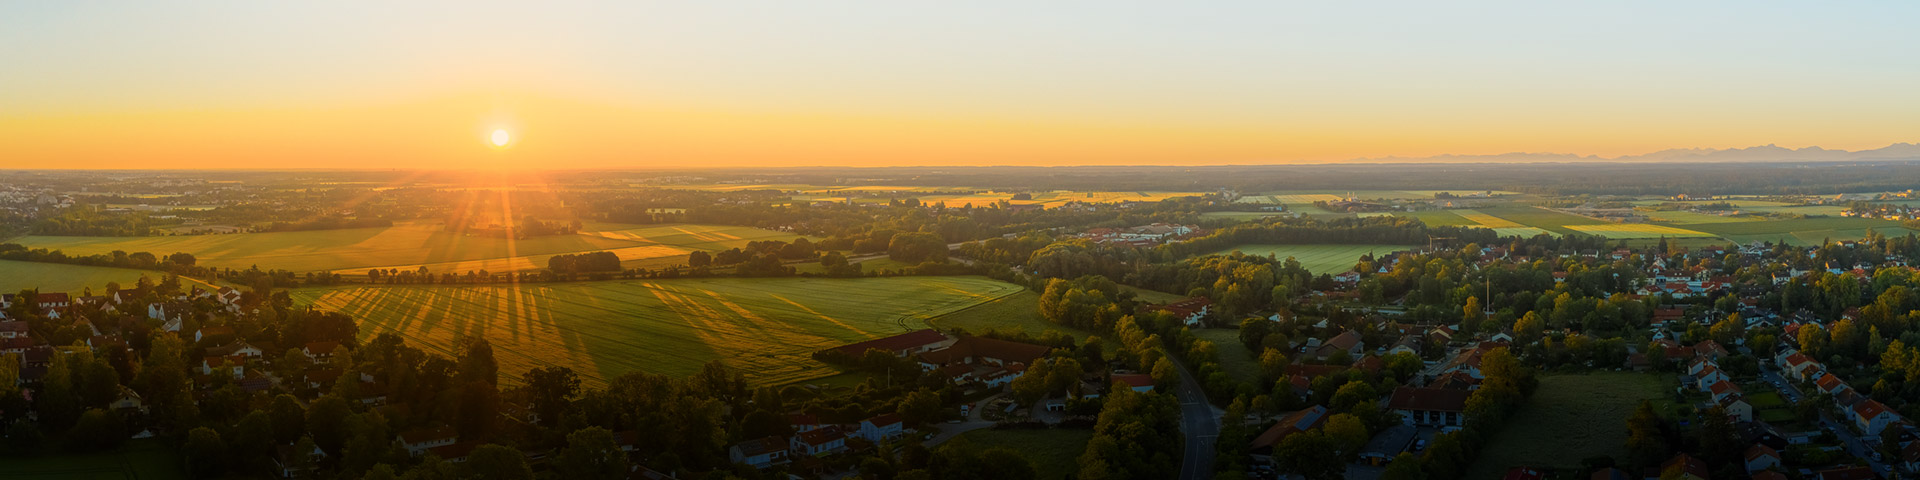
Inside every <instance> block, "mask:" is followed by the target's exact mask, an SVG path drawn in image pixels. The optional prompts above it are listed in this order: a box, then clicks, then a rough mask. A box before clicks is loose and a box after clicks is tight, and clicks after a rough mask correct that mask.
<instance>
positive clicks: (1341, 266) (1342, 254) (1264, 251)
mask: <svg viewBox="0 0 1920 480" xmlns="http://www.w3.org/2000/svg"><path fill="white" fill-rule="evenodd" d="M1408 248H1412V247H1408V246H1405V245H1240V246H1237V247H1233V248H1229V249H1226V250H1221V251H1218V252H1213V254H1214V255H1219V254H1225V253H1227V252H1234V251H1238V252H1241V253H1245V254H1248V255H1258V256H1262V257H1264V256H1268V255H1272V256H1273V257H1274V258H1281V259H1284V258H1287V257H1293V259H1294V260H1299V261H1300V266H1302V267H1306V269H1307V271H1309V272H1313V274H1314V275H1319V274H1322V273H1325V274H1338V273H1340V272H1345V271H1348V270H1352V269H1353V265H1354V263H1356V262H1359V261H1360V256H1361V255H1366V254H1367V253H1369V252H1371V253H1373V254H1375V255H1385V254H1387V253H1392V252H1396V251H1400V250H1406V249H1408Z"/></svg>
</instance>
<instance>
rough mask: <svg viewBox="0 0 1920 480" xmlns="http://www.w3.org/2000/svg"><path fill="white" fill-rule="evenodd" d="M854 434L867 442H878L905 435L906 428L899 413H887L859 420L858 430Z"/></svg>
mask: <svg viewBox="0 0 1920 480" xmlns="http://www.w3.org/2000/svg"><path fill="white" fill-rule="evenodd" d="M855 435H857V436H859V437H860V438H863V439H866V440H867V441H869V442H873V443H880V442H884V441H887V440H893V439H896V438H900V437H901V436H904V435H906V429H905V425H904V424H903V423H901V422H900V416H899V415H895V414H891V413H889V414H885V415H878V416H875V417H873V418H869V419H866V420H861V421H860V431H859V432H857V433H855Z"/></svg>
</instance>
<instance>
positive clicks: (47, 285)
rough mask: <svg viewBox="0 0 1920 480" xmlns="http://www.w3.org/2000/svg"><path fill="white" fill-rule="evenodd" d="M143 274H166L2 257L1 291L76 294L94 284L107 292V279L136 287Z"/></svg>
mask: <svg viewBox="0 0 1920 480" xmlns="http://www.w3.org/2000/svg"><path fill="white" fill-rule="evenodd" d="M141 275H146V276H147V278H150V279H153V281H154V282H159V281H160V278H161V277H164V276H166V274H165V273H161V272H150V271H146V270H134V269H130V268H111V267H90V266H86V265H66V264H60V263H41V262H16V261H12V260H0V292H7V293H18V292H19V291H21V290H25V289H29V288H38V289H40V291H42V292H48V293H52V292H67V293H72V294H76V295H77V294H79V293H80V292H81V291H82V290H83V289H87V288H91V289H93V291H94V292H95V293H99V294H101V295H105V294H106V291H107V282H119V283H120V285H122V286H125V287H127V288H133V284H134V282H136V281H138V280H140V276H141ZM183 280H184V279H183Z"/></svg>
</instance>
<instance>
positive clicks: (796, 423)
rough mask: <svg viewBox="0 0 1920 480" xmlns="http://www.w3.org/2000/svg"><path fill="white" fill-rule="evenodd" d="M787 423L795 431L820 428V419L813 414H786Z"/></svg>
mask: <svg viewBox="0 0 1920 480" xmlns="http://www.w3.org/2000/svg"><path fill="white" fill-rule="evenodd" d="M787 425H789V426H792V427H793V431H795V432H804V431H808V430H813V429H816V428H820V419H819V418H816V417H814V416H813V415H807V414H803V413H796V414H792V415H787Z"/></svg>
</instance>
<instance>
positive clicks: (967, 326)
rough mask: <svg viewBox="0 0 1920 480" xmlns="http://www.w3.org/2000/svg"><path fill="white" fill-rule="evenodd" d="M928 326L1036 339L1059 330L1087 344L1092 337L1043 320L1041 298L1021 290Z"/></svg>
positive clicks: (965, 309) (943, 315) (930, 323)
mask: <svg viewBox="0 0 1920 480" xmlns="http://www.w3.org/2000/svg"><path fill="white" fill-rule="evenodd" d="M927 324H928V325H932V326H933V327H934V328H938V329H941V330H951V329H955V328H958V329H962V330H966V331H969V332H983V331H987V330H997V331H1001V332H1012V331H1016V330H1017V331H1021V332H1026V333H1030V334H1033V335H1036V336H1037V335H1040V334H1041V333H1042V332H1046V331H1048V330H1058V331H1061V332H1064V333H1067V334H1069V335H1073V337H1074V338H1076V339H1080V340H1085V339H1086V338H1087V335H1089V332H1087V331H1085V330H1080V329H1076V328H1069V327H1063V326H1060V325H1057V324H1054V323H1053V322H1050V321H1047V319H1046V318H1045V317H1041V316H1040V294H1039V293H1037V292H1034V291H1032V290H1021V291H1020V292H1017V293H1014V294H1012V295H1006V296H1002V297H1000V298H995V299H993V300H989V301H986V302H984V303H980V304H976V305H973V306H970V307H966V308H962V309H959V310H954V311H952V312H948V313H945V314H942V315H940V316H938V317H934V318H931V319H928V320H927Z"/></svg>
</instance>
